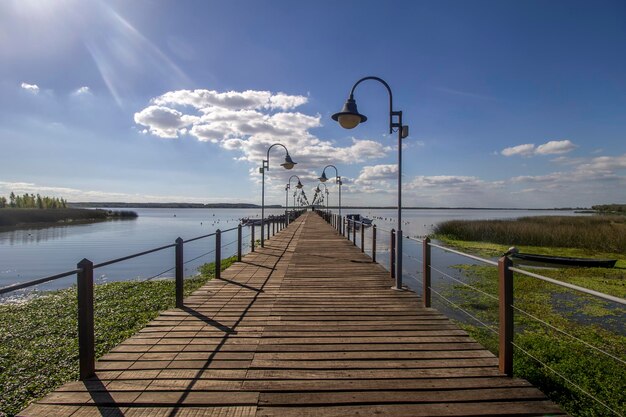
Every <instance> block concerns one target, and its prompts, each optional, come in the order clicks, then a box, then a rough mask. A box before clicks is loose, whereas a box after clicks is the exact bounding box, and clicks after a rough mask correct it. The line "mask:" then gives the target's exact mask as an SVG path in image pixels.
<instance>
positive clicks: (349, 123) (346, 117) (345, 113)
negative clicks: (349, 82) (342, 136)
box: [332, 98, 367, 129]
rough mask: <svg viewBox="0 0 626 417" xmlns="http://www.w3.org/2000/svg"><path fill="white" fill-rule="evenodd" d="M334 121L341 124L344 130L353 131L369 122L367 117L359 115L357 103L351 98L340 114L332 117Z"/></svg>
mask: <svg viewBox="0 0 626 417" xmlns="http://www.w3.org/2000/svg"><path fill="white" fill-rule="evenodd" d="M332 119H333V120H335V121H337V122H339V124H340V125H341V127H343V128H344V129H353V128H355V127H357V126H358V125H359V123H363V122H365V121H366V120H367V117H366V116H364V115H362V114H361V113H359V110H358V109H357V108H356V101H355V100H354V99H353V98H349V99H348V100H347V101H346V103H345V104H344V105H343V108H342V109H341V111H340V112H339V113H335V114H333V115H332Z"/></svg>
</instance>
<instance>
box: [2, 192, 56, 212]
mask: <svg viewBox="0 0 626 417" xmlns="http://www.w3.org/2000/svg"><path fill="white" fill-rule="evenodd" d="M0 208H38V209H54V208H67V200H64V199H63V198H58V197H48V196H41V195H39V194H27V193H25V194H23V195H17V194H15V193H14V192H11V194H10V195H9V199H8V200H7V198H6V197H4V196H0Z"/></svg>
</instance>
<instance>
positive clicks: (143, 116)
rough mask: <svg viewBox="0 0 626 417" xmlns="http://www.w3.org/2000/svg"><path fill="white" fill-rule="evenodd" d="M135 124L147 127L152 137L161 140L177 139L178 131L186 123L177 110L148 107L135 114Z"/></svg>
mask: <svg viewBox="0 0 626 417" xmlns="http://www.w3.org/2000/svg"><path fill="white" fill-rule="evenodd" d="M134 118H135V123H137V124H140V125H143V126H146V127H148V130H149V132H150V133H152V134H153V135H156V136H158V137H161V138H176V137H178V129H180V128H182V127H183V126H185V125H186V124H187V123H186V122H185V121H183V114H182V113H181V112H179V111H178V110H174V109H170V108H168V107H163V106H149V107H146V108H145V109H143V110H142V111H140V112H139V113H135V117H134Z"/></svg>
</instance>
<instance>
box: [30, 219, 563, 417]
mask: <svg viewBox="0 0 626 417" xmlns="http://www.w3.org/2000/svg"><path fill="white" fill-rule="evenodd" d="M392 285H393V282H392V281H391V279H390V278H389V274H388V272H387V271H385V270H384V269H383V268H382V267H381V266H379V265H378V264H375V263H372V262H371V259H370V258H369V257H368V256H366V255H365V254H363V253H361V251H360V249H358V248H356V247H355V246H353V244H352V243H351V242H350V241H348V240H347V239H345V238H344V237H342V236H341V235H339V234H338V233H337V232H336V231H335V230H334V229H333V228H332V227H331V226H330V225H328V224H327V223H326V222H324V220H322V219H321V218H320V217H319V216H318V215H316V214H314V213H307V214H305V215H303V216H301V217H299V218H298V219H297V220H296V221H295V222H294V223H293V224H291V225H290V226H289V227H288V228H286V229H284V230H283V231H281V232H280V233H279V234H277V235H276V236H274V237H273V238H272V239H271V240H267V241H266V245H265V248H258V249H257V251H256V252H253V253H250V254H248V255H246V256H245V257H244V258H243V259H242V262H238V263H236V264H234V265H233V266H231V267H230V268H228V269H227V270H226V271H224V272H222V275H221V279H216V280H213V281H211V282H209V283H208V284H207V285H205V286H204V287H202V288H201V289H200V290H198V291H196V292H195V293H194V294H193V295H192V296H190V297H188V298H187V299H185V303H184V308H182V309H174V310H168V311H165V312H163V313H162V314H161V315H160V316H159V317H158V318H157V319H155V320H154V321H152V322H151V323H149V325H148V326H146V327H145V328H144V329H142V330H141V331H140V332H139V333H137V334H136V335H134V336H133V337H131V338H129V339H128V340H126V341H125V342H123V343H121V344H120V345H119V346H117V347H116V348H115V349H113V350H112V351H111V352H110V353H108V354H107V355H105V356H104V357H102V358H100V360H99V361H98V362H97V372H96V377H94V378H91V379H89V380H87V381H84V382H72V383H69V384H66V385H64V386H62V387H60V388H59V389H58V390H56V391H55V392H53V393H51V394H49V395H48V396H46V397H44V398H43V399H41V400H39V401H37V402H36V403H34V404H32V405H31V406H30V407H28V408H27V409H26V410H24V411H23V412H21V413H20V414H19V415H21V416H31V417H34V416H67V417H69V416H71V417H82V416H107V417H114V416H128V417H133V416H155V417H174V416H178V417H183V416H184V417H187V416H189V417H191V416H195V417H200V416H203V417H204V416H220V417H226V416H229V417H230V416H237V417H247V416H293V417H296V416H297V417H304V416H320V417H325V416H335V417H343V416H373V415H377V416H427V415H428V416H440V415H441V416H444V415H445V416H483V415H562V414H563V412H562V411H561V410H560V409H559V408H558V407H557V406H556V405H554V404H553V403H552V402H550V401H549V400H547V399H546V397H545V396H544V395H543V394H542V393H541V392H540V391H539V390H538V389H536V388H534V387H533V386H532V385H530V384H529V383H528V382H526V381H524V380H522V379H517V378H509V377H506V376H504V375H502V374H500V373H499V371H498V360H497V358H496V357H494V356H493V355H492V354H491V353H490V352H489V351H487V350H486V349H485V348H483V347H482V346H481V345H479V344H478V343H476V342H475V341H474V340H472V339H471V338H470V337H469V336H468V335H467V333H466V332H465V331H463V330H461V329H459V328H458V327H457V326H456V325H454V324H453V323H452V322H451V321H450V320H448V319H447V318H446V317H445V316H443V315H442V314H441V313H439V312H438V311H437V310H435V309H431V308H423V307H421V305H422V303H421V301H420V300H419V297H418V296H417V295H416V294H414V293H413V292H410V291H395V290H393V289H391V286H392Z"/></svg>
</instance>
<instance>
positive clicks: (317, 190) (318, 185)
mask: <svg viewBox="0 0 626 417" xmlns="http://www.w3.org/2000/svg"><path fill="white" fill-rule="evenodd" d="M320 185H323V186H324V190H325V191H326V212H328V187H327V186H326V184H324V183H323V182H322V183H319V184H317V188H316V189H315V195H317V194H319V193H322V198H323V197H324V191H322V190H320ZM322 207H324V205H322Z"/></svg>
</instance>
